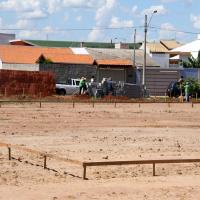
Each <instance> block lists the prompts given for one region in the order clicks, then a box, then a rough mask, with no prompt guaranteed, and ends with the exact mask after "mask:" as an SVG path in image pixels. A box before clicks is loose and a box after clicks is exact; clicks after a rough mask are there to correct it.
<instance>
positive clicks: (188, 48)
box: [171, 35, 200, 58]
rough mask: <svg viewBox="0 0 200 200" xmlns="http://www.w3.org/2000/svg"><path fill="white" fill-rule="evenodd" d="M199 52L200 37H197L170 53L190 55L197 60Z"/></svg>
mask: <svg viewBox="0 0 200 200" xmlns="http://www.w3.org/2000/svg"><path fill="white" fill-rule="evenodd" d="M199 51H200V35H198V37H197V39H196V40H194V41H192V42H190V43H188V44H185V45H182V46H180V47H177V48H175V49H173V50H171V52H172V53H177V55H178V54H181V53H190V54H191V55H192V56H193V57H194V58H197V56H198V52H199Z"/></svg>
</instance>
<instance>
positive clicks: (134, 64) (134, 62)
mask: <svg viewBox="0 0 200 200" xmlns="http://www.w3.org/2000/svg"><path fill="white" fill-rule="evenodd" d="M135 44H136V29H135V32H134V54H133V67H136V61H135V57H136V56H135V49H136V46H135Z"/></svg>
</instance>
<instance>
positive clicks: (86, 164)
mask: <svg viewBox="0 0 200 200" xmlns="http://www.w3.org/2000/svg"><path fill="white" fill-rule="evenodd" d="M193 162H200V159H166V160H132V161H104V162H83V166H107V165H134V164H153V163H155V164H161V163H163V164H168V163H193Z"/></svg>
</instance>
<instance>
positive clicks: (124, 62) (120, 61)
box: [96, 59, 133, 66]
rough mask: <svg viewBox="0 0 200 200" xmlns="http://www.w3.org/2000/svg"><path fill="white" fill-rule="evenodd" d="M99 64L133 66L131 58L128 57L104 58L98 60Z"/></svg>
mask: <svg viewBox="0 0 200 200" xmlns="http://www.w3.org/2000/svg"><path fill="white" fill-rule="evenodd" d="M96 63H97V65H113V66H117V65H118V66H132V65H133V63H132V61H131V60H126V59H103V60H96Z"/></svg>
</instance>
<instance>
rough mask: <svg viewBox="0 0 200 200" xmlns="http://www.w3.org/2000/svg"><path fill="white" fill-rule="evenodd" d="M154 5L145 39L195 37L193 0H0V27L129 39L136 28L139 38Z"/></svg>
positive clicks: (27, 35) (63, 36) (199, 25)
mask: <svg viewBox="0 0 200 200" xmlns="http://www.w3.org/2000/svg"><path fill="white" fill-rule="evenodd" d="M154 10H157V11H158V12H157V13H156V14H154V15H153V17H152V20H151V23H150V27H149V29H148V41H154V40H159V39H176V40H178V41H181V42H188V41H191V40H194V39H195V38H197V35H196V34H192V33H199V32H200V1H199V0H0V29H1V31H0V32H9V33H16V35H17V38H18V39H41V40H44V39H46V38H48V39H49V40H77V41H97V42H98V41H104V42H110V41H111V40H112V41H113V42H120V41H121V42H133V32H134V28H136V29H137V41H143V38H144V33H143V29H144V28H143V27H142V26H143V25H144V16H145V14H147V15H148V19H150V16H151V14H152V12H153V11H154ZM152 27H154V28H152ZM72 29H74V30H72ZM186 32H191V33H186Z"/></svg>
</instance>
